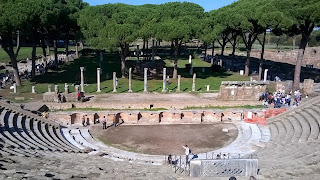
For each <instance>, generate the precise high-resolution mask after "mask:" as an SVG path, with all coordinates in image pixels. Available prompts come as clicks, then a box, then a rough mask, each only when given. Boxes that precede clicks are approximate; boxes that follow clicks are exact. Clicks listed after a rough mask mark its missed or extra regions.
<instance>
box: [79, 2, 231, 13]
mask: <svg viewBox="0 0 320 180" xmlns="http://www.w3.org/2000/svg"><path fill="white" fill-rule="evenodd" d="M83 1H84V2H87V3H89V4H90V5H91V6H95V5H101V4H108V3H125V4H132V5H142V4H164V3H166V2H176V1H178V0H173V1H168V0H83ZM184 1H187V2H193V3H196V4H199V5H200V6H202V7H203V8H204V10H205V11H211V10H214V9H219V8H220V7H223V6H226V5H228V4H231V3H233V2H234V1H236V0H184ZM181 2H183V1H181Z"/></svg>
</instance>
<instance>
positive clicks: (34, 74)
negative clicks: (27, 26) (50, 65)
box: [31, 30, 38, 80]
mask: <svg viewBox="0 0 320 180" xmlns="http://www.w3.org/2000/svg"><path fill="white" fill-rule="evenodd" d="M34 31H35V30H34ZM36 34H37V32H32V40H33V43H32V53H31V58H32V66H31V79H32V80H34V78H35V77H36V52H37V43H38V40H37V39H38V38H37V35H36Z"/></svg>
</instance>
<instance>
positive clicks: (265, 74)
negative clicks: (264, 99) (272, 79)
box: [263, 69, 268, 82]
mask: <svg viewBox="0 0 320 180" xmlns="http://www.w3.org/2000/svg"><path fill="white" fill-rule="evenodd" d="M267 77H268V69H265V70H264V76H263V81H264V82H266V81H267Z"/></svg>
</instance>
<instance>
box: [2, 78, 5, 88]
mask: <svg viewBox="0 0 320 180" xmlns="http://www.w3.org/2000/svg"><path fill="white" fill-rule="evenodd" d="M5 86H6V77H3V78H2V87H5Z"/></svg>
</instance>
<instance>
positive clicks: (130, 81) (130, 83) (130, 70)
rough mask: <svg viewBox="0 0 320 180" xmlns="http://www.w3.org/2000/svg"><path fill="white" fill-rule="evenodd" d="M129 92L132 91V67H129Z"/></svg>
mask: <svg viewBox="0 0 320 180" xmlns="http://www.w3.org/2000/svg"><path fill="white" fill-rule="evenodd" d="M128 92H129V93H131V92H132V68H129V90H128Z"/></svg>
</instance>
